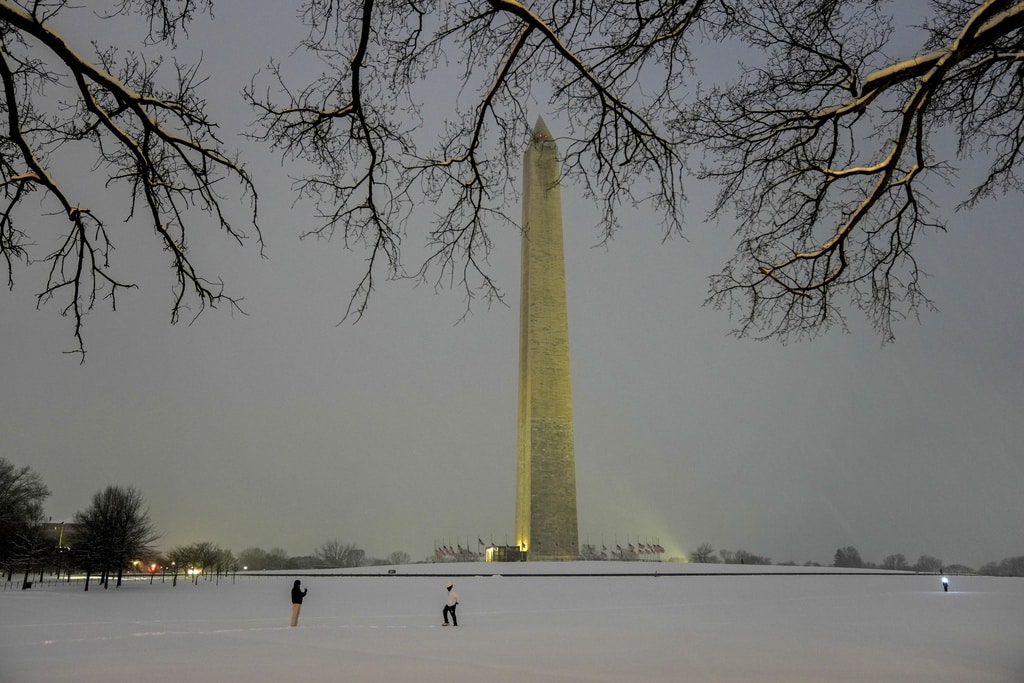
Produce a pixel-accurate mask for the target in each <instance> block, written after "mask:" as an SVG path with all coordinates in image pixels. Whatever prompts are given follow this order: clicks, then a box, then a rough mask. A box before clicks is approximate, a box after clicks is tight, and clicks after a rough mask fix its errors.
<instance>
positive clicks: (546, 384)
mask: <svg viewBox="0 0 1024 683" xmlns="http://www.w3.org/2000/svg"><path fill="white" fill-rule="evenodd" d="M559 173H560V171H559V161H558V148H557V147H556V146H555V141H554V140H552V139H551V133H550V132H548V129H547V126H546V125H544V121H543V120H541V119H539V118H538V119H537V124H536V125H535V126H534V129H533V137H532V139H531V141H530V145H529V147H527V149H526V153H525V154H524V155H523V256H522V282H521V291H520V297H521V300H522V301H521V304H520V312H519V316H520V317H519V447H518V467H517V472H516V545H518V546H519V548H520V549H521V550H525V551H526V556H527V558H528V559H529V560H575V559H577V558H578V557H579V532H578V530H577V524H576V460H575V447H574V436H573V421H572V391H571V389H570V383H569V380H570V377H569V321H568V315H567V313H566V305H565V257H564V253H563V252H564V249H563V246H562V194H561V191H560V190H559V188H558V182H559Z"/></svg>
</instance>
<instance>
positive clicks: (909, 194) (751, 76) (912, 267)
mask: <svg viewBox="0 0 1024 683" xmlns="http://www.w3.org/2000/svg"><path fill="white" fill-rule="evenodd" d="M930 5H931V6H932V11H931V12H930V14H929V16H927V17H922V18H920V19H919V18H918V17H917V16H915V17H914V18H913V19H912V20H913V21H920V22H921V24H920V26H919V27H918V32H917V33H916V34H915V35H918V36H922V37H923V42H922V43H921V44H920V48H919V50H918V51H917V54H916V56H913V57H911V58H910V59H905V60H902V61H892V60H891V58H890V57H889V56H888V55H889V52H890V51H891V50H892V49H893V48H894V47H897V46H896V45H894V43H895V41H897V40H899V39H901V37H903V36H906V35H907V31H906V29H907V28H908V27H906V26H896V25H894V18H893V15H892V14H891V12H894V11H895V8H897V7H898V6H899V3H880V2H875V1H874V0H812V1H810V2H807V1H806V0H758V1H757V2H747V3H736V5H735V6H734V7H733V8H732V11H731V12H730V13H729V15H728V18H727V20H726V21H725V22H724V23H723V25H722V26H721V27H720V29H719V30H718V31H717V32H716V33H715V36H716V37H721V38H723V39H726V40H728V39H739V40H740V41H742V42H743V43H746V44H748V45H751V46H753V47H754V49H755V51H756V52H755V54H753V55H752V57H751V60H752V61H751V63H750V64H748V65H746V67H745V68H744V70H743V73H742V75H741V76H740V78H739V80H738V82H736V83H730V84H726V85H721V86H717V87H714V88H712V89H711V90H710V91H709V92H708V94H707V95H706V96H703V97H701V98H700V99H699V100H698V102H697V103H696V104H695V105H694V106H692V107H688V108H687V109H685V110H684V111H683V112H682V113H681V115H680V118H679V121H678V127H679V130H680V131H681V134H682V136H683V137H684V138H685V139H686V140H687V141H689V142H690V143H691V144H694V145H703V146H708V147H709V148H710V149H711V150H713V151H714V152H715V153H717V155H716V156H714V157H713V159H712V161H711V162H710V163H709V164H708V165H707V166H706V167H705V168H704V170H703V175H704V176H705V177H708V178H713V179H715V180H716V181H718V182H719V183H720V186H721V193H720V195H719V198H718V202H717V204H716V206H715V209H714V214H715V215H723V214H725V213H727V212H731V213H734V214H735V215H736V217H737V225H738V226H739V227H738V228H737V231H736V235H737V237H738V239H739V243H738V249H737V251H736V254H735V256H734V257H733V259H732V260H731V261H730V262H729V263H728V265H727V266H726V267H725V268H724V270H723V271H722V272H721V274H720V275H718V276H717V277H715V278H713V280H712V283H711V296H710V301H711V302H712V303H713V304H714V305H716V306H718V307H723V308H727V309H729V310H730V311H732V312H735V313H737V314H738V315H739V321H740V326H739V329H738V332H739V333H740V334H741V335H754V336H758V337H777V338H780V339H782V340H787V339H790V338H795V337H802V336H808V335H810V336H813V335H815V334H817V333H818V332H821V331H823V330H827V329H828V328H829V327H831V326H832V325H839V326H842V327H845V326H846V322H845V317H844V313H843V311H844V309H846V308H847V307H848V306H852V307H854V308H856V309H860V310H862V311H864V313H865V314H866V315H867V317H868V318H869V319H870V321H871V322H872V324H873V325H874V327H875V329H876V330H877V331H878V333H879V334H880V335H881V336H882V338H883V340H885V341H889V340H891V339H892V338H893V329H892V325H893V322H894V321H898V320H901V319H903V318H904V317H906V316H908V315H917V314H918V312H919V310H920V309H921V307H922V306H924V307H929V306H930V305H931V302H930V301H929V299H928V298H927V297H926V296H925V294H924V292H923V290H922V287H921V279H922V269H921V267H920V266H919V264H918V262H917V260H916V259H915V257H914V246H915V244H916V242H917V240H918V238H919V237H920V235H921V234H922V233H927V232H934V231H935V230H940V229H943V227H944V225H943V222H942V221H941V220H940V219H939V218H937V217H935V216H934V215H932V213H931V212H930V208H931V200H930V198H929V194H928V190H929V189H932V190H934V189H935V185H934V181H935V180H937V181H939V182H943V181H945V180H947V179H949V178H950V177H951V174H952V168H951V166H950V165H949V163H948V162H949V161H950V159H949V156H950V155H959V156H960V157H961V158H974V159H975V160H979V159H987V160H988V163H989V166H988V172H987V174H985V175H983V177H982V179H981V180H980V182H978V184H977V185H975V186H974V187H970V188H968V191H967V193H966V196H965V198H964V199H963V201H962V203H961V204H960V206H961V207H964V208H970V207H973V206H974V205H976V204H977V203H978V202H979V201H981V200H982V199H984V198H987V197H990V196H992V195H995V194H999V193H1002V192H1006V191H1011V192H1019V191H1020V190H1021V178H1020V175H1019V169H1018V167H1019V164H1020V161H1021V144H1022V141H1024V133H1022V131H1024V109H1022V108H1021V106H1020V103H1021V98H1022V96H1024V84H1022V83H1024V82H1022V79H1021V74H1022V65H1024V34H1022V26H1024V3H1021V2H1011V1H1009V0H984V1H983V2H977V1H976V0H931V2H930ZM897 28H898V29H902V30H900V31H897ZM898 47H899V48H900V49H901V51H902V50H903V49H905V48H903V47H902V46H898ZM944 138H945V139H951V140H953V141H954V142H955V145H954V146H953V147H948V146H946V145H943V144H940V141H943V139H944ZM947 208H948V207H947Z"/></svg>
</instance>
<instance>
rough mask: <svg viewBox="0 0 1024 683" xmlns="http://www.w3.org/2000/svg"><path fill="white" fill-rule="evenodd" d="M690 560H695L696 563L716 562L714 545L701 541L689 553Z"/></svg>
mask: <svg viewBox="0 0 1024 683" xmlns="http://www.w3.org/2000/svg"><path fill="white" fill-rule="evenodd" d="M690 562H697V563H698V564H714V563H716V562H718V556H717V555H715V548H714V546H712V545H711V544H710V543H701V544H700V545H699V546H697V548H696V550H694V551H693V552H692V553H690Z"/></svg>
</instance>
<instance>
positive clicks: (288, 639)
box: [0, 562, 1024, 683]
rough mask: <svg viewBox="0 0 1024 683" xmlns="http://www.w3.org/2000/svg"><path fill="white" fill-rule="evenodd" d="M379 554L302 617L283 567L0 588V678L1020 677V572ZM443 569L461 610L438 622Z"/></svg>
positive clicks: (318, 586) (319, 579) (954, 682)
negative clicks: (436, 560) (294, 613)
mask: <svg viewBox="0 0 1024 683" xmlns="http://www.w3.org/2000/svg"><path fill="white" fill-rule="evenodd" d="M752 569H753V570H755V571H762V572H764V573H763V574H753V575H747V574H746V572H750V571H751V570H752ZM387 570H388V568H372V569H366V570H362V571H361V572H351V573H350V575H346V576H333V575H325V574H319V575H317V574H313V575H303V576H301V577H300V578H301V580H302V582H303V584H304V585H305V586H306V587H307V588H308V589H309V595H308V597H307V598H306V604H305V605H304V606H303V612H302V616H301V619H300V622H299V627H298V628H289V627H288V615H289V610H290V604H289V589H290V588H291V584H292V581H293V578H294V577H292V576H287V575H267V574H261V575H254V576H246V575H241V574H240V575H238V576H237V577H236V578H235V579H234V580H232V579H231V578H228V579H224V578H222V579H221V580H220V582H219V585H218V584H216V583H214V582H207V581H200V582H199V584H198V585H197V586H195V585H192V584H190V583H188V582H186V581H179V583H178V585H177V586H176V587H173V588H172V587H171V584H170V582H169V581H168V582H167V583H161V582H160V579H159V578H158V579H157V580H156V582H155V583H154V584H153V585H150V584H149V583H148V582H145V581H141V582H127V583H126V584H125V585H124V586H122V587H121V588H119V589H116V590H115V589H113V588H111V589H110V590H106V591H105V590H103V589H102V587H97V586H95V585H93V586H92V588H91V589H90V590H89V591H88V592H83V591H82V590H81V586H80V585H75V584H72V585H71V586H67V585H58V586H52V585H41V586H40V585H38V584H37V585H36V586H35V587H33V588H32V589H30V590H27V591H20V590H7V591H0V683H34V682H38V683H59V682H61V681H69V682H71V681H73V682H75V683H91V682H94V681H95V682H100V681H103V682H104V683H105V682H107V681H115V680H125V681H130V680H134V681H148V682H161V681H168V682H170V681H174V682H175V683H180V682H181V681H246V682H260V681H267V682H274V683H277V682H279V681H302V682H304V683H315V682H317V681H331V682H337V681H398V682H400V681H410V682H417V683H424V682H426V683H430V682H434V681H437V682H441V681H444V682H449V681H481V682H486V683H505V682H508V683H513V682H515V683H523V682H524V681H550V682H553V683H560V682H569V681H609V682H612V681H614V682H616V683H621V682H622V681H645V682H646V681H666V682H668V681H671V682H673V683H677V682H679V681H685V682H687V683H697V682H704V681H708V682H711V681H714V682H716V683H725V682H729V681H745V682H746V681H780V682H781V681H785V682H789V683H793V682H800V681H814V682H815V683H820V682H822V681H885V682H893V681H920V682H922V683H940V682H946V681H948V682H949V683H965V682H972V683H979V682H986V681H1000V682H1005V683H1021V681H1024V579H1015V578H990V577H952V584H951V587H950V591H949V592H948V593H943V591H942V588H941V586H940V583H939V578H938V577H936V576H925V575H901V574H895V575H873V574H861V575H858V574H843V575H839V574H831V573H830V572H829V570H827V569H826V570H817V569H815V570H804V569H802V568H783V567H761V568H751V567H736V566H732V567H724V566H714V565H669V564H647V563H629V564H619V563H612V562H601V563H564V564H556V565H547V564H543V563H536V564H534V563H530V564H514V565H474V564H453V565H446V566H441V565H414V566H408V567H406V566H403V567H397V568H394V570H395V572H396V573H395V575H394V576H391V575H387ZM501 570H504V571H505V572H506V573H505V575H500V576H494V575H491V574H493V572H495V571H501ZM708 570H711V571H713V572H731V575H730V574H727V573H716V574H711V575H705V574H702V573H700V572H706V571H708ZM655 571H656V572H657V575H654V574H653V572H655ZM521 572H528V573H530V574H531V575H527V576H521V575H515V576H514V575H512V574H513V573H515V574H519V573H521ZM577 572H579V573H583V574H584V575H572V576H570V575H567V574H571V573H577ZM794 572H795V573H794ZM810 572H820V573H810ZM381 573H383V574H384V575H380V574H381ZM601 573H603V574H608V573H620V574H622V575H599V574H601ZM676 573H679V575H677V574H676ZM360 574H362V575H360ZM411 574H418V575H412V576H410V575H411ZM561 574H566V575H564V576H563V575H561ZM449 579H451V580H453V581H454V583H455V585H456V588H457V590H458V591H459V593H460V594H461V598H462V604H461V605H460V606H459V610H458V617H459V626H458V628H442V627H441V625H440V624H441V607H442V605H443V604H444V599H445V590H444V585H445V582H446V581H447V580H449Z"/></svg>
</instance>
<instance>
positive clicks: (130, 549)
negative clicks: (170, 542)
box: [73, 486, 159, 590]
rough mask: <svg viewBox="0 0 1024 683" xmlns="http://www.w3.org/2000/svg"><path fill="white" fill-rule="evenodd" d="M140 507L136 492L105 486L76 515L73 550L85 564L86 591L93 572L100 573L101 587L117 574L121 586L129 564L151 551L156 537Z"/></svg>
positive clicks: (141, 506)
mask: <svg viewBox="0 0 1024 683" xmlns="http://www.w3.org/2000/svg"><path fill="white" fill-rule="evenodd" d="M143 506H144V503H143V499H142V494H141V493H140V492H139V491H138V489H136V488H134V487H131V486H129V487H120V486H108V487H107V488H105V489H104V490H102V491H99V492H97V493H96V494H95V495H94V496H93V498H92V503H91V504H90V505H89V507H87V508H86V509H85V510H83V511H80V512H76V513H75V526H76V537H75V546H73V547H74V549H75V551H76V554H77V556H78V557H79V558H80V560H79V561H80V562H83V563H84V565H85V569H86V581H85V590H89V576H90V574H91V572H92V571H93V570H99V571H101V572H102V576H101V582H102V583H103V586H104V588H106V587H108V586H109V579H110V573H111V572H116V574H117V584H116V585H118V586H120V585H121V579H122V577H123V575H124V570H125V568H126V567H127V566H128V564H129V562H131V560H132V559H135V558H137V557H139V556H142V555H146V554H148V553H149V552H150V551H151V547H150V546H151V544H152V543H153V542H154V541H156V540H157V538H159V535H158V534H157V533H156V529H155V527H154V526H153V523H152V522H151V521H150V519H149V510H147V509H145V508H144V507H143Z"/></svg>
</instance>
